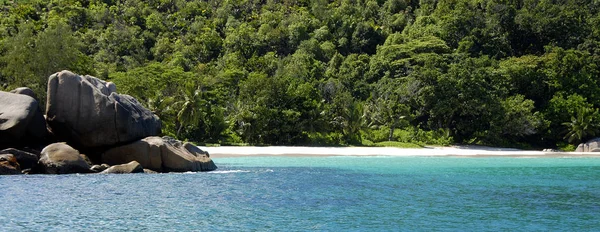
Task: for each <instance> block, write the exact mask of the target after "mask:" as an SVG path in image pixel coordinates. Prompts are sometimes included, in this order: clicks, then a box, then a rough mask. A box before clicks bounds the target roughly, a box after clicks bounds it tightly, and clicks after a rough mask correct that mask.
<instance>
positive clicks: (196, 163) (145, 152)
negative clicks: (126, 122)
mask: <svg viewBox="0 0 600 232" xmlns="http://www.w3.org/2000/svg"><path fill="white" fill-rule="evenodd" d="M131 161H137V162H139V163H140V164H141V165H142V166H143V167H144V168H147V169H151V170H154V171H157V172H187V171H192V172H196V171H212V170H215V169H217V166H216V165H215V164H214V163H213V161H212V160H211V159H210V158H209V157H208V153H206V152H204V151H202V150H200V149H198V148H197V147H196V146H193V145H192V144H189V143H185V144H183V143H181V142H180V141H178V140H175V139H172V138H169V137H163V138H161V137H147V138H144V139H142V140H138V141H136V142H133V143H130V144H127V145H123V146H119V147H115V148H112V149H109V150H108V151H106V152H105V153H104V154H102V162H104V163H107V164H113V165H114V164H122V163H127V162H131Z"/></svg>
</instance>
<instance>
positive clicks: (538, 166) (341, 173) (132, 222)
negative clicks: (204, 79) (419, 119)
mask: <svg viewBox="0 0 600 232" xmlns="http://www.w3.org/2000/svg"><path fill="white" fill-rule="evenodd" d="M214 161H215V163H216V164H217V165H218V166H219V170H218V171H216V172H210V173H183V174H131V175H63V176H51V175H29V176H27V175H23V176H0V222H1V224H2V225H1V226H0V231H43V230H45V231H98V230H104V231H123V230H133V231H190V230H192V231H465V230H467V231H499V230H502V231H506V230H509V231H568V230H573V231H597V230H600V159H598V158H533V159H525V158H451V157H243V158H215V159H214Z"/></svg>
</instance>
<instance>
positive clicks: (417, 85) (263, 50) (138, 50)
mask: <svg viewBox="0 0 600 232" xmlns="http://www.w3.org/2000/svg"><path fill="white" fill-rule="evenodd" d="M16 2H18V3H16ZM599 10H600V2H598V1H592V0H564V1H548V0H517V1H505V0H421V1H412V0H411V1H409V0H356V1H352V0H336V1H325V0H313V1H308V0H292V1H272V0H267V1H255V0H226V1H221V0H210V1H198V0H191V1H184V0H150V1H141V0H31V1H6V0H4V1H2V2H1V5H0V14H1V17H0V81H1V82H2V83H4V84H3V85H2V86H1V87H2V88H3V89H11V88H14V87H17V86H29V87H32V88H33V89H34V90H36V91H37V92H38V94H42V95H43V92H44V87H45V78H46V77H47V76H49V75H50V74H52V73H53V72H56V71H59V70H62V69H70V70H72V71H74V72H77V73H80V74H91V75H95V76H97V77H100V78H103V79H108V80H111V81H113V82H115V83H116V84H117V87H118V88H119V91H120V92H124V93H127V94H130V95H132V96H134V97H136V98H138V99H139V100H140V102H142V103H144V104H145V105H146V106H147V107H148V108H149V109H151V110H153V111H154V112H155V113H156V114H157V115H159V116H160V118H161V119H162V120H163V122H164V130H163V131H164V133H165V134H168V135H172V136H177V137H179V138H181V139H189V140H192V141H197V142H205V143H251V144H313V145H315V144H319V145H326V144H373V143H377V142H382V141H388V140H390V141H398V142H408V143H418V144H423V143H430V144H431V143H433V144H449V143H476V144H487V145H498V146H556V145H558V146H564V145H566V144H567V143H577V142H579V141H583V140H585V139H589V138H590V137H591V136H594V135H595V134H596V132H597V131H598V129H599V128H600V126H599V123H600V114H599V113H598V107H600V79H599V78H600V76H599V75H600V67H599V66H598V64H600V12H599Z"/></svg>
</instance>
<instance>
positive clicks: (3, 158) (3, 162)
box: [0, 154, 21, 175]
mask: <svg viewBox="0 0 600 232" xmlns="http://www.w3.org/2000/svg"><path fill="white" fill-rule="evenodd" d="M17 174H21V167H20V165H19V163H18V162H17V158H15V157H14V156H13V155H12V154H1V155H0V175H17Z"/></svg>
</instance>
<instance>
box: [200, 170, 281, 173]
mask: <svg viewBox="0 0 600 232" xmlns="http://www.w3.org/2000/svg"><path fill="white" fill-rule="evenodd" d="M271 171H272V170H271ZM240 172H250V171H245V170H223V171H211V172H208V173H211V174H228V173H240Z"/></svg>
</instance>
